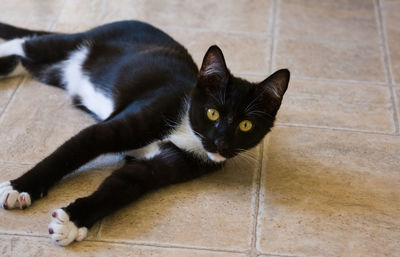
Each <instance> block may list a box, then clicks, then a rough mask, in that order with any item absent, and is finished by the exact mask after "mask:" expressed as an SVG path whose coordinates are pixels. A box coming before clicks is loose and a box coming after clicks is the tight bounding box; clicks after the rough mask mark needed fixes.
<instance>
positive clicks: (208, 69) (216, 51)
mask: <svg viewBox="0 0 400 257" xmlns="http://www.w3.org/2000/svg"><path fill="white" fill-rule="evenodd" d="M228 80H229V70H228V68H227V67H226V64H225V58H224V55H223V54H222V51H221V49H220V48H219V47H218V46H216V45H213V46H211V47H210V48H209V49H208V51H207V53H206V54H205V56H204V59H203V63H202V65H201V68H200V72H199V79H198V86H199V87H202V88H207V89H210V90H212V89H217V88H220V87H223V86H225V85H226V84H227V83H228Z"/></svg>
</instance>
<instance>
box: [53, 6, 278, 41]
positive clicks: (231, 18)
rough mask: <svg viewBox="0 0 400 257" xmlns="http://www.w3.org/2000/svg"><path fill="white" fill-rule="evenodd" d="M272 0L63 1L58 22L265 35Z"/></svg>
mask: <svg viewBox="0 0 400 257" xmlns="http://www.w3.org/2000/svg"><path fill="white" fill-rule="evenodd" d="M270 6H271V1H270V0H268V1H249V0H245V1H233V0H224V1H219V2H218V3H215V2H214V1H209V0H207V1H189V0H187V1H178V0H173V1H168V2H163V1H153V0H152V1H144V0H122V1H121V0H120V1H118V4H115V3H114V2H110V1H100V0H98V1H78V0H70V1H67V2H66V5H65V8H64V10H63V12H62V14H61V16H60V18H59V22H60V23H69V24H71V23H72V24H77V23H89V24H95V25H98V24H104V23H107V22H111V21H117V20H124V19H139V20H143V21H146V22H150V23H152V24H154V25H156V26H178V27H185V28H200V29H207V30H213V31H223V32H254V33H266V32H267V31H268V27H269V14H270V13H269V9H270Z"/></svg>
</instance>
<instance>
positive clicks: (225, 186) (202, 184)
mask: <svg viewBox="0 0 400 257" xmlns="http://www.w3.org/2000/svg"><path fill="white" fill-rule="evenodd" d="M257 151H258V150H257V149H255V150H254V151H253V152H252V157H254V158H257ZM257 165H258V163H257V161H250V160H249V159H243V158H242V159H236V160H233V161H232V162H231V163H229V164H228V166H227V167H226V168H225V169H224V170H223V171H219V172H216V173H215V174H211V175H208V176H205V177H203V178H200V179H196V180H194V181H191V182H188V183H184V184H179V185H175V186H170V187H167V188H164V189H162V190H158V191H156V192H153V193H151V194H148V195H146V196H145V197H143V198H141V199H140V200H139V201H137V202H136V203H134V204H132V205H130V206H129V207H127V208H124V209H123V210H121V211H118V212H117V213H115V214H114V215H112V216H110V217H108V218H106V219H104V220H103V222H102V227H101V231H100V233H99V239H101V240H112V241H124V242H139V243H157V244H169V245H170V244H173V245H183V246H196V247H202V248H203V247H212V248H218V249H233V250H247V249H249V248H250V242H251V224H252V213H253V212H252V208H253V207H252V201H253V192H254V190H255V188H254V185H253V177H254V176H255V172H257V169H258V168H257Z"/></svg>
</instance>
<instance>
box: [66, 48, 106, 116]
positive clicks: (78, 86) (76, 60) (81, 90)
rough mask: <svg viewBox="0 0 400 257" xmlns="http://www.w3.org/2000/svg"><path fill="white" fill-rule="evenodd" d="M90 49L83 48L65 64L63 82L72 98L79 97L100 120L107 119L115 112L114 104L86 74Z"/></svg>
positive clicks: (74, 53) (73, 54)
mask: <svg viewBox="0 0 400 257" xmlns="http://www.w3.org/2000/svg"><path fill="white" fill-rule="evenodd" d="M88 52H89V50H88V48H87V47H81V48H80V49H79V50H77V51H75V52H73V53H72V54H71V55H70V57H69V58H68V60H66V61H65V62H64V65H65V68H64V69H63V76H62V77H63V80H64V83H65V85H66V90H67V92H68V94H69V95H71V96H79V97H80V100H81V102H82V105H84V106H85V107H86V108H88V109H89V110H90V111H92V112H93V113H95V114H96V115H97V116H98V117H99V118H101V119H103V120H104V119H106V118H108V117H109V116H110V114H111V113H112V112H113V111H114V102H113V101H112V98H111V97H107V96H106V95H105V94H104V93H103V92H100V91H99V90H97V89H96V88H95V86H94V85H93V84H92V83H91V82H90V79H89V76H88V75H86V74H84V72H83V70H82V65H83V63H84V62H85V60H86V58H87V55H88Z"/></svg>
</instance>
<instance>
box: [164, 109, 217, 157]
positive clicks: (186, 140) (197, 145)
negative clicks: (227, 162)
mask: <svg viewBox="0 0 400 257" xmlns="http://www.w3.org/2000/svg"><path fill="white" fill-rule="evenodd" d="M166 140H168V141H171V142H172V143H173V144H174V145H176V146H177V147H179V148H180V149H182V150H185V151H187V152H190V153H193V154H194V155H197V156H198V157H200V158H202V159H204V160H207V161H209V160H210V159H209V157H208V155H207V151H206V150H205V149H204V147H203V144H202V143H201V139H200V137H199V136H198V135H196V134H195V132H194V131H193V130H192V128H191V127H190V123H189V114H188V113H186V114H185V116H184V117H183V119H182V122H181V124H180V125H179V126H178V127H177V128H176V129H175V130H174V131H173V132H172V134H171V135H169V136H168V137H167V138H166Z"/></svg>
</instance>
